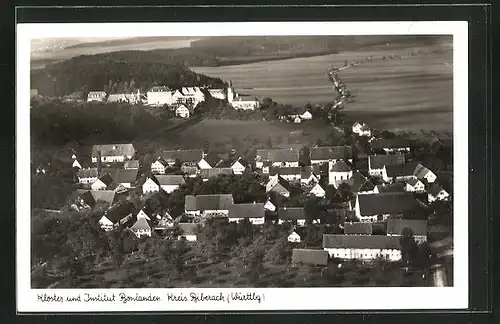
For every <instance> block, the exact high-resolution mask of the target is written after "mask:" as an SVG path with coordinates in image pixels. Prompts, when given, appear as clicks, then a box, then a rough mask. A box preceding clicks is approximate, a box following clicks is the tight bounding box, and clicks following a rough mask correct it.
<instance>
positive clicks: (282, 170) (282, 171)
mask: <svg viewBox="0 0 500 324" xmlns="http://www.w3.org/2000/svg"><path fill="white" fill-rule="evenodd" d="M301 170H302V169H301V168H300V167H270V168H269V175H276V174H279V175H297V174H300V173H301Z"/></svg>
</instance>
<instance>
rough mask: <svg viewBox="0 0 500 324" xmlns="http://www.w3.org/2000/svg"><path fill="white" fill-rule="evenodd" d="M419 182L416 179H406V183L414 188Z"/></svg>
mask: <svg viewBox="0 0 500 324" xmlns="http://www.w3.org/2000/svg"><path fill="white" fill-rule="evenodd" d="M419 181H420V180H418V179H417V178H408V179H406V183H407V184H409V185H411V186H414V185H416V184H417V183H418V182H419Z"/></svg>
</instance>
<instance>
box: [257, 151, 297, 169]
mask: <svg viewBox="0 0 500 324" xmlns="http://www.w3.org/2000/svg"><path fill="white" fill-rule="evenodd" d="M265 161H269V162H270V163H271V166H275V167H298V166H299V150H298V149H295V148H287V149H259V150H257V154H256V156H255V166H256V168H258V169H262V167H263V165H264V162H265Z"/></svg>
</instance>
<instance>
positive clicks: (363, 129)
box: [352, 122, 372, 137]
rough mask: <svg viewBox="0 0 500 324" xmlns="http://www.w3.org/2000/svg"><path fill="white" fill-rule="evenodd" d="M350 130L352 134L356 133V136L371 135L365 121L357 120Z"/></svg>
mask: <svg viewBox="0 0 500 324" xmlns="http://www.w3.org/2000/svg"><path fill="white" fill-rule="evenodd" d="M352 132H353V133H354V134H357V135H358V136H368V137H369V136H371V135H372V132H371V130H370V127H368V125H366V124H365V123H362V124H360V123H358V122H355V123H354V125H352Z"/></svg>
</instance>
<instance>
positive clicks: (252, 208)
mask: <svg viewBox="0 0 500 324" xmlns="http://www.w3.org/2000/svg"><path fill="white" fill-rule="evenodd" d="M243 219H248V220H249V221H250V223H252V224H253V225H262V224H264V204H263V203H248V204H234V205H232V206H231V207H230V208H229V221H230V222H240V221H242V220H243Z"/></svg>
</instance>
